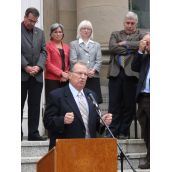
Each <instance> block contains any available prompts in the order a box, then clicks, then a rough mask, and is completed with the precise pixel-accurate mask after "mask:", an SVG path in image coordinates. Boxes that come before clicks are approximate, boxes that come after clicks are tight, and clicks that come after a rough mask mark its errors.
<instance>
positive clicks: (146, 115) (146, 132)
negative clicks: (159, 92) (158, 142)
mask: <svg viewBox="0 0 172 172" xmlns="http://www.w3.org/2000/svg"><path fill="white" fill-rule="evenodd" d="M137 118H138V121H139V123H140V126H141V131H142V132H141V134H142V137H143V138H144V141H145V144H146V148H147V160H148V162H150V96H149V95H146V94H140V95H139V99H138V111H137Z"/></svg>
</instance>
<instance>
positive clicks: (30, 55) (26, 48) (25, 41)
mask: <svg viewBox="0 0 172 172" xmlns="http://www.w3.org/2000/svg"><path fill="white" fill-rule="evenodd" d="M45 62H46V49H45V37H44V33H43V31H42V30H41V29H39V28H37V27H34V28H33V39H32V40H31V39H30V37H29V34H28V32H27V31H26V29H25V27H24V25H23V23H22V24H21V80H22V81H27V80H28V79H29V77H30V75H29V74H28V73H26V72H25V70H24V68H25V67H26V66H27V65H30V66H39V67H40V68H41V70H40V72H39V73H38V74H37V75H36V76H35V78H36V80H37V81H38V82H43V69H44V67H45Z"/></svg>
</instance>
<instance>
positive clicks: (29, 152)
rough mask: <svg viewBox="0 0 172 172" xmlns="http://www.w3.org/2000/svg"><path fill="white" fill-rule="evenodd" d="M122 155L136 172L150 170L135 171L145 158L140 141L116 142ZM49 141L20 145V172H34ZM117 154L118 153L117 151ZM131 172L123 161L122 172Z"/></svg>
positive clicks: (141, 141) (29, 142) (142, 142)
mask: <svg viewBox="0 0 172 172" xmlns="http://www.w3.org/2000/svg"><path fill="white" fill-rule="evenodd" d="M118 143H119V145H120V147H121V148H122V150H123V151H124V153H125V154H126V155H127V157H128V158H129V160H130V162H131V164H132V166H133V167H134V168H135V169H136V171H138V172H149V171H150V170H139V169H137V167H138V165H139V164H140V163H143V162H144V160H145V156H146V148H145V144H144V141H143V140H142V139H127V140H118ZM48 145H49V140H47V141H27V140H24V141H22V143H21V172H36V163H37V162H38V160H39V159H41V157H43V156H44V155H45V154H46V153H47V152H48ZM118 152H119V151H118ZM120 169H121V166H120V159H119V158H118V172H119V171H120ZM130 171H132V170H131V169H130V167H129V165H128V163H127V161H126V160H124V172H130Z"/></svg>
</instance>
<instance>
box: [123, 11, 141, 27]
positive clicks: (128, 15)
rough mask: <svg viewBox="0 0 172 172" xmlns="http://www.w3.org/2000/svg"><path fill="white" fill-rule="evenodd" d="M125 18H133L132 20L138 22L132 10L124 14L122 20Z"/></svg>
mask: <svg viewBox="0 0 172 172" xmlns="http://www.w3.org/2000/svg"><path fill="white" fill-rule="evenodd" d="M126 19H134V20H135V21H136V24H137V23H138V16H137V14H136V13H134V12H132V11H129V12H128V13H127V14H126V16H125V18H124V21H125V20H126Z"/></svg>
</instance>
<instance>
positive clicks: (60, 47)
mask: <svg viewBox="0 0 172 172" xmlns="http://www.w3.org/2000/svg"><path fill="white" fill-rule="evenodd" d="M63 30H64V27H63V25H62V24H59V23H54V24H52V25H51V27H50V40H49V41H48V42H47V44H46V49H47V61H46V65H45V95H46V98H47V96H48V94H49V92H50V91H52V90H53V89H56V88H60V87H63V86H65V85H66V84H67V83H68V72H69V46H68V45H67V44H65V43H63V41H62V40H63V37H64V33H63Z"/></svg>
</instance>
